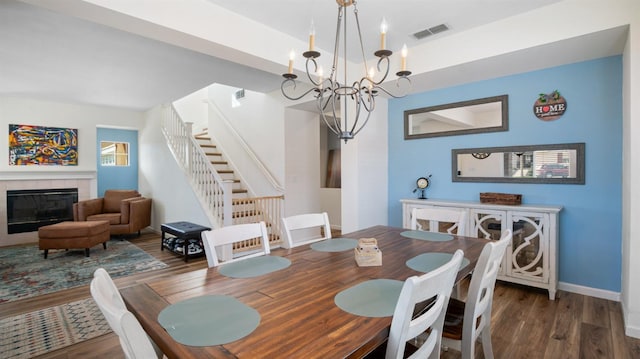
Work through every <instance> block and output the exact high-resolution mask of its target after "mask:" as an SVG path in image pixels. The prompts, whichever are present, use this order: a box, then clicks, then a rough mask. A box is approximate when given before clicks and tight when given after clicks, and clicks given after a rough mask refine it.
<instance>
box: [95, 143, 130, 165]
mask: <svg viewBox="0 0 640 359" xmlns="http://www.w3.org/2000/svg"><path fill="white" fill-rule="evenodd" d="M100 164H101V165H102V166H129V144H128V143H125V142H110V141H101V142H100Z"/></svg>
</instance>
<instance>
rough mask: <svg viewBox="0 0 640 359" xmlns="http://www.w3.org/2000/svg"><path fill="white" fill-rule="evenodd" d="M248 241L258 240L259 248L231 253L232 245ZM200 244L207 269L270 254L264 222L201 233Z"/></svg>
mask: <svg viewBox="0 0 640 359" xmlns="http://www.w3.org/2000/svg"><path fill="white" fill-rule="evenodd" d="M250 239H258V240H259V242H260V247H259V248H258V249H256V250H251V251H247V252H241V253H236V254H233V253H232V250H231V249H232V246H233V244H234V243H238V242H243V241H246V240H250ZM202 244H203V245H204V252H205V254H206V256H207V264H208V265H209V268H212V267H217V266H219V265H221V264H226V263H231V262H235V261H238V260H243V259H248V258H253V257H257V256H264V255H267V254H269V253H270V252H271V250H270V249H269V234H268V233H267V226H266V225H265V223H264V222H262V221H261V222H258V223H245V224H236V225H232V226H226V227H222V228H217V229H213V230H210V231H204V232H202Z"/></svg>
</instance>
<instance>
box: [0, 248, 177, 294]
mask: <svg viewBox="0 0 640 359" xmlns="http://www.w3.org/2000/svg"><path fill="white" fill-rule="evenodd" d="M100 267H102V268H104V269H105V270H106V271H107V272H109V274H110V275H111V277H113V278H117V277H122V276H126V275H130V274H133V273H139V272H146V271H150V270H154V269H161V268H165V267H167V265H166V264H165V263H163V262H161V261H159V260H157V259H155V258H154V257H153V256H151V255H149V254H148V253H146V252H145V251H143V250H142V249H140V248H138V247H137V246H135V245H134V244H131V243H129V242H128V241H120V240H110V241H109V242H107V249H106V250H105V249H103V248H102V246H95V247H93V248H92V249H91V254H90V257H85V255H84V250H69V251H65V250H49V255H48V258H47V259H44V258H43V254H42V251H41V250H39V249H38V247H37V246H22V247H10V248H0V277H1V278H2V283H0V303H3V302H10V301H14V300H19V299H24V298H29V297H34V296H38V295H43V294H47V293H52V292H56V291H59V290H63V289H68V288H73V287H78V286H82V285H87V284H89V283H90V282H91V278H92V277H93V272H94V271H95V270H96V269H98V268H100Z"/></svg>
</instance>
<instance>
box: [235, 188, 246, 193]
mask: <svg viewBox="0 0 640 359" xmlns="http://www.w3.org/2000/svg"><path fill="white" fill-rule="evenodd" d="M247 192H249V191H247V190H246V189H244V188H238V189H234V190H233V191H232V193H247Z"/></svg>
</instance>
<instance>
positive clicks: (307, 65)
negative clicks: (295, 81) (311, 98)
mask: <svg viewBox="0 0 640 359" xmlns="http://www.w3.org/2000/svg"><path fill="white" fill-rule="evenodd" d="M309 62H311V63H313V72H317V71H318V63H317V62H316V59H315V58H313V57H307V61H306V62H305V68H306V70H307V78H308V79H309V81H310V82H311V83H312V84H313V86H316V87H318V86H320V83H321V82H316V81H314V80H313V78H312V77H311V72H310V71H309Z"/></svg>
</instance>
